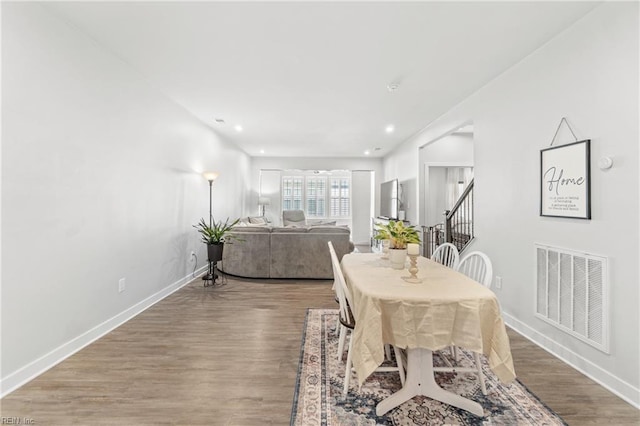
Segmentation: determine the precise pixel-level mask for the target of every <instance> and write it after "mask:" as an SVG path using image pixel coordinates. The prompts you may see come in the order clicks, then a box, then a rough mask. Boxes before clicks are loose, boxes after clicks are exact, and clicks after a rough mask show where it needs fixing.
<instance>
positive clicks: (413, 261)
mask: <svg viewBox="0 0 640 426" xmlns="http://www.w3.org/2000/svg"><path fill="white" fill-rule="evenodd" d="M408 256H409V263H410V266H409V273H410V274H411V276H409V277H402V279H403V280H405V281H406V282H408V283H414V284H418V283H421V282H422V279H421V278H418V255H417V254H410V255H408Z"/></svg>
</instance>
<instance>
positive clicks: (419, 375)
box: [376, 348, 484, 417]
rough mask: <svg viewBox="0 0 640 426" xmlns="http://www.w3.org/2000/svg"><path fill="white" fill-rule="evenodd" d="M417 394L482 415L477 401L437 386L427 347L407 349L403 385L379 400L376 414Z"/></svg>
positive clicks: (383, 412) (430, 353) (431, 356)
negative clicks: (405, 375) (405, 372)
mask: <svg viewBox="0 0 640 426" xmlns="http://www.w3.org/2000/svg"><path fill="white" fill-rule="evenodd" d="M417 395H424V396H427V397H429V398H431V399H435V400H436V401H440V402H444V403H445V404H449V405H452V406H454V407H458V408H461V409H463V410H466V411H469V412H470V413H473V414H475V415H476V416H480V417H483V416H484V411H483V410H482V406H481V405H480V404H478V403H477V402H474V401H471V400H470V399H467V398H464V397H462V396H460V395H456V394H454V393H451V392H449V391H446V390H444V389H442V388H441V387H440V386H438V384H437V383H436V381H435V378H434V377H433V353H432V352H431V351H430V350H429V349H423V348H415V349H407V378H406V381H405V383H404V386H403V387H402V389H400V390H399V391H398V392H396V393H394V394H393V395H391V396H390V397H388V398H386V399H384V400H382V401H380V403H378V405H377V406H376V414H377V415H378V416H382V415H384V414H385V413H386V412H387V411H389V410H391V409H392V408H395V407H397V406H398V405H400V404H402V403H404V402H405V401H408V400H410V399H411V398H413V397H414V396H417Z"/></svg>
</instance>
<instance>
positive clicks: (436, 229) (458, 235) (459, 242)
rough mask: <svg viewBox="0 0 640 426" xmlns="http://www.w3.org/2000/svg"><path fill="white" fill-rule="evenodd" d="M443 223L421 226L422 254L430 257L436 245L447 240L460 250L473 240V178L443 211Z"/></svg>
mask: <svg viewBox="0 0 640 426" xmlns="http://www.w3.org/2000/svg"><path fill="white" fill-rule="evenodd" d="M445 215H446V218H445V221H444V223H439V224H437V225H435V226H428V227H427V226H423V227H422V232H423V238H422V241H424V249H423V255H424V256H425V257H431V254H432V253H433V252H434V250H435V249H436V247H438V246H439V245H440V244H442V243H444V242H447V243H452V244H453V245H455V246H456V247H457V249H458V252H462V251H463V250H464V249H465V248H466V247H467V246H468V245H469V244H470V243H471V241H472V240H473V238H474V236H475V234H474V226H473V179H472V180H471V182H469V185H468V186H467V188H466V189H465V190H464V192H463V193H462V195H461V196H460V198H459V199H458V201H457V202H456V204H455V205H454V206H453V208H452V209H451V210H447V211H446V212H445Z"/></svg>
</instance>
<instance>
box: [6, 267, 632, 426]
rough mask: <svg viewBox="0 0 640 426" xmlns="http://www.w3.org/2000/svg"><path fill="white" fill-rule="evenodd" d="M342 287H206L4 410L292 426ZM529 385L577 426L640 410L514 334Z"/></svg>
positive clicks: (121, 421)
mask: <svg viewBox="0 0 640 426" xmlns="http://www.w3.org/2000/svg"><path fill="white" fill-rule="evenodd" d="M309 307H313V308H336V303H335V301H334V298H333V292H332V290H331V282H330V281H287V280H280V281H276V280H254V281H251V280H240V279H232V278H229V279H228V283H227V284H226V285H223V286H216V287H208V288H204V287H203V286H202V281H200V280H199V279H198V280H195V281H193V282H192V283H190V284H189V285H187V286H185V287H184V288H182V289H181V290H179V291H178V292H176V293H174V294H173V295H171V296H169V297H168V298H166V299H164V300H162V301H161V302H159V303H158V304H156V305H155V306H153V307H151V308H150V309H148V310H146V311H145V312H143V313H141V314H140V315H138V316H137V317H136V318H134V319H132V320H131V321H129V322H128V323H126V324H124V325H123V326H121V327H119V328H118V329H116V330H114V331H113V332H111V333H109V334H108V335H106V336H105V337H103V338H102V339H100V340H99V341H97V342H95V343H93V344H92V345H90V346H88V347H86V348H85V349H83V350H82V351H80V352H78V353H76V354H75V355H73V356H72V357H70V358H69V359H67V360H65V361H64V362H62V363H61V364H59V365H57V366H56V367H54V368H52V369H51V370H49V371H47V372H46V373H44V374H42V375H41V376H39V377H38V378H36V379H35V380H33V381H31V382H30V383H28V384H26V385H25V386H23V387H22V388H20V389H18V390H17V391H15V392H13V393H11V394H10V395H8V396H7V397H5V398H4V399H3V400H2V401H0V403H1V406H0V410H1V415H2V416H3V417H8V416H10V417H20V418H29V419H33V420H34V422H35V423H34V424H37V425H242V426H250V425H287V424H289V419H290V414H291V406H292V401H293V391H294V384H295V380H296V373H297V367H298V357H299V354H300V342H301V336H302V327H303V322H304V318H305V312H306V309H307V308H309ZM509 336H510V338H511V345H512V353H513V357H514V362H515V367H516V372H517V373H518V375H519V378H520V380H521V381H522V382H523V383H525V384H526V385H527V386H528V387H529V389H531V390H532V391H533V392H534V393H536V394H537V395H538V396H539V397H540V398H541V399H542V401H543V402H545V403H546V404H547V405H548V406H549V407H551V408H552V409H553V410H555V411H556V412H557V413H559V414H560V415H561V416H562V417H563V418H564V419H565V420H566V421H567V422H568V423H569V424H570V425H589V424H593V425H604V424H608V425H638V424H640V411H638V410H636V409H635V408H633V407H632V406H631V405H629V404H627V403H625V402H624V401H622V400H621V399H619V398H617V397H616V396H614V395H613V394H611V393H610V392H608V391H607V390H606V389H604V388H602V387H600V386H599V385H597V384H595V383H594V382H592V381H591V380H589V379H587V378H586V377H584V376H582V375H581V374H579V373H577V372H576V371H575V370H573V369H571V368H570V367H568V366H566V365H565V364H564V363H562V362H561V361H558V360H557V359H555V358H553V357H552V356H551V355H549V354H548V353H547V352H545V351H544V350H542V349H539V348H537V347H536V346H535V345H533V344H532V343H530V342H529V341H527V340H526V339H524V338H522V337H520V336H519V335H517V334H516V333H513V332H511V331H510V334H509Z"/></svg>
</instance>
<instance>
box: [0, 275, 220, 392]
mask: <svg viewBox="0 0 640 426" xmlns="http://www.w3.org/2000/svg"><path fill="white" fill-rule="evenodd" d="M207 268H208V266H207V265H205V266H203V267H201V268H199V269H198V270H197V271H195V272H194V273H193V274H189V275H187V276H186V277H184V278H181V279H179V280H178V281H176V282H175V283H173V284H170V285H168V286H167V287H165V288H164V289H162V290H160V291H159V292H157V293H155V294H152V295H151V296H149V297H147V298H146V299H144V300H142V301H140V302H138V303H136V304H135V305H133V306H131V307H130V308H128V309H126V310H124V311H122V312H121V313H119V314H117V315H115V316H114V317H112V318H110V319H108V320H106V321H104V322H103V323H102V324H99V325H97V326H95V327H93V328H92V329H90V330H88V331H86V332H85V333H83V334H81V335H79V336H78V337H76V338H74V339H72V340H70V341H68V342H67V343H65V344H63V345H61V346H59V347H58V348H56V349H54V350H52V351H51V352H49V353H48V354H46V355H43V356H42V357H40V358H38V359H36V360H35V361H32V362H30V363H29V364H27V365H25V366H24V367H22V368H20V369H19V370H17V371H15V372H13V373H11V374H9V375H8V376H7V377H3V378H2V379H1V380H0V390H1V391H0V398H4V397H5V396H7V395H9V394H10V393H11V392H13V391H14V390H16V389H18V388H19V387H21V386H23V385H24V384H26V383H28V382H30V381H31V380H33V379H35V378H36V377H38V376H39V375H40V374H42V373H44V372H45V371H47V370H49V369H50V368H52V367H54V366H55V365H57V364H59V363H60V362H62V361H64V360H65V359H67V358H69V357H70V356H71V355H73V354H75V353H76V352H78V351H79V350H81V349H82V348H84V347H85V346H88V345H90V344H91V343H93V342H95V341H96V340H98V339H99V338H101V337H102V336H104V335H105V334H107V333H109V332H110V331H111V330H114V329H115V328H117V327H119V326H121V325H122V324H124V323H125V322H127V321H129V320H130V319H131V318H133V317H135V316H136V315H138V314H139V313H141V312H143V311H144V310H146V309H148V308H150V307H151V306H153V305H155V304H156V303H158V302H159V301H161V300H162V299H164V298H165V297H167V296H169V295H170V294H171V293H174V292H175V291H177V290H179V289H180V288H182V287H184V286H185V285H186V284H187V283H189V282H191V281H192V280H193V279H194V278H193V277H194V276H198V275H200V274H201V273H202V272H204V271H206V269H207Z"/></svg>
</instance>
